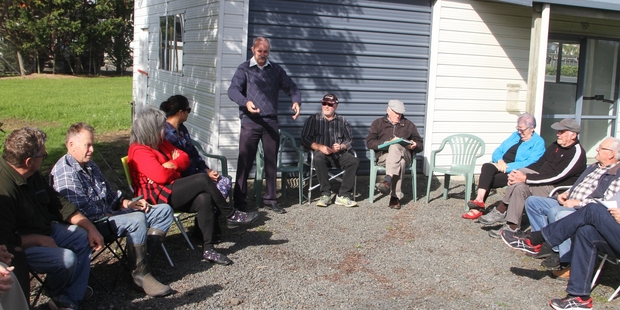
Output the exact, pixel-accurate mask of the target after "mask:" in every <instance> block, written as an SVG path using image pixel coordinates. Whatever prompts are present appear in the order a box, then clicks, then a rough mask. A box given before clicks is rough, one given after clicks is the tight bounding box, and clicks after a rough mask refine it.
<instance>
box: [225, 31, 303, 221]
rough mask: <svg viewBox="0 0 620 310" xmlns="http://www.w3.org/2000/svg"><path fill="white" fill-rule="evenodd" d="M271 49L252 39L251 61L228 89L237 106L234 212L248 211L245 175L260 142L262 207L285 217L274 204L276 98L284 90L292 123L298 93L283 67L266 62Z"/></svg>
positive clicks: (263, 41)
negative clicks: (289, 101) (264, 182)
mask: <svg viewBox="0 0 620 310" xmlns="http://www.w3.org/2000/svg"><path fill="white" fill-rule="evenodd" d="M270 48H271V45H270V44H269V40H267V39H266V38H264V37H258V38H256V39H254V45H253V46H252V54H253V57H252V58H250V60H248V61H245V62H243V63H242V64H241V65H239V67H238V68H237V71H236V72H235V75H234V76H233V78H232V81H231V83H230V87H229V88H228V97H229V98H230V100H232V101H234V102H235V103H237V104H238V105H239V118H240V119H241V130H240V132H239V157H238V159H237V177H236V182H235V190H234V202H235V208H237V209H238V210H241V211H249V210H247V202H246V196H247V193H248V184H247V180H248V175H249V174H250V170H251V169H252V166H253V163H254V158H255V157H256V151H257V149H258V143H259V141H262V142H263V150H264V152H265V153H264V154H265V178H266V180H267V187H266V192H265V196H263V203H264V205H265V207H266V208H268V209H270V210H273V211H274V212H277V213H286V211H284V209H282V208H281V207H278V205H277V200H276V173H277V171H276V158H277V155H278V149H279V147H280V145H279V144H280V134H279V133H278V94H279V92H280V90H283V91H284V92H285V93H286V94H287V95H288V96H290V97H291V98H292V100H293V106H292V110H293V111H294V112H295V114H294V115H293V119H297V116H299V108H300V105H301V93H300V92H299V89H298V88H297V85H296V84H295V82H293V80H291V78H290V77H289V76H288V75H287V74H286V71H284V69H282V67H280V66H278V65H277V64H274V63H272V62H270V61H269V60H268V59H267V58H268V56H269V50H270Z"/></svg>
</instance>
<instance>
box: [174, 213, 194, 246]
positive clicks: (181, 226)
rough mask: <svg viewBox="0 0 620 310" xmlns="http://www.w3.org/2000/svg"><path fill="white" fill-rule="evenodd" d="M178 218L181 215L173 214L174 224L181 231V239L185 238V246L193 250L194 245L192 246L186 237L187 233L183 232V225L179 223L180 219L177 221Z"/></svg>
mask: <svg viewBox="0 0 620 310" xmlns="http://www.w3.org/2000/svg"><path fill="white" fill-rule="evenodd" d="M180 216H181V214H175V215H174V223H175V224H177V227H178V228H179V230H180V231H181V234H182V235H183V238H185V241H187V244H188V245H189V247H190V249H192V250H193V249H194V245H193V244H192V242H191V241H189V237H188V236H187V232H186V231H185V227H183V223H181V219H179V217H180Z"/></svg>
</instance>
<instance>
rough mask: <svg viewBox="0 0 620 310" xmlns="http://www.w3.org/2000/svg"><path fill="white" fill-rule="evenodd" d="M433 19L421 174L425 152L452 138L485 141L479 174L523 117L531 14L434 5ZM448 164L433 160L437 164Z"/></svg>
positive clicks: (504, 7) (467, 4) (507, 8)
mask: <svg viewBox="0 0 620 310" xmlns="http://www.w3.org/2000/svg"><path fill="white" fill-rule="evenodd" d="M437 14H439V15H438V16H439V17H437ZM433 15H434V16H435V19H434V21H433V33H432V36H433V42H432V44H436V46H433V50H434V51H436V54H435V53H432V57H435V59H434V60H433V61H432V62H431V66H432V67H431V74H432V73H433V72H434V73H435V74H434V76H433V75H431V77H430V79H433V78H434V79H435V80H434V81H430V83H429V84H430V87H431V89H430V90H429V94H430V95H429V99H430V101H429V104H428V112H427V131H426V134H427V135H426V141H425V152H424V154H425V158H426V164H425V173H427V172H428V161H429V156H430V152H431V151H432V150H434V149H437V148H438V147H439V145H440V143H441V141H442V140H443V139H444V138H445V137H447V136H449V135H452V134H455V133H469V134H473V135H476V136H479V137H480V138H482V139H483V140H484V141H485V143H486V154H485V156H483V157H482V158H480V159H478V161H477V167H476V171H477V173H479V171H480V167H481V166H482V164H483V163H485V162H488V161H490V160H491V153H492V152H493V150H494V149H495V148H496V147H497V146H498V145H499V144H500V143H501V142H502V141H503V140H505V139H506V138H507V137H508V136H509V135H510V134H511V133H512V132H514V131H515V126H516V120H517V116H518V115H520V114H522V113H523V112H525V101H526V94H527V74H528V61H529V45H530V29H531V20H532V11H531V8H528V7H522V6H517V5H510V4H501V3H497V2H486V1H474V0H438V1H437V2H436V4H435V7H434V11H433ZM437 21H438V22H437ZM447 153H449V152H447ZM448 161H449V157H445V156H443V157H441V156H438V157H437V158H436V163H437V164H447V163H448Z"/></svg>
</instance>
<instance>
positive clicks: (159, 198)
mask: <svg viewBox="0 0 620 310" xmlns="http://www.w3.org/2000/svg"><path fill="white" fill-rule="evenodd" d="M158 148H159V150H155V149H152V148H151V147H149V146H146V145H143V144H137V143H134V144H132V145H130V146H129V154H128V158H127V163H128V164H129V170H130V171H131V183H132V187H133V190H134V195H136V196H139V195H143V196H144V199H146V201H148V202H149V203H152V204H157V203H168V197H169V196H170V194H171V193H172V189H171V185H172V183H174V180H176V179H178V178H180V177H181V171H184V170H185V169H187V167H189V156H188V155H187V153H185V152H183V151H181V150H179V149H177V148H175V147H174V146H173V145H172V144H170V142H168V141H167V140H163V141H162V142H160V143H159V145H158ZM175 149H176V150H177V151H178V152H179V156H178V157H177V158H175V159H172V151H174V150H175ZM168 161H172V162H173V163H174V165H175V166H176V168H175V169H168V168H164V167H163V166H162V164H163V163H165V162H168Z"/></svg>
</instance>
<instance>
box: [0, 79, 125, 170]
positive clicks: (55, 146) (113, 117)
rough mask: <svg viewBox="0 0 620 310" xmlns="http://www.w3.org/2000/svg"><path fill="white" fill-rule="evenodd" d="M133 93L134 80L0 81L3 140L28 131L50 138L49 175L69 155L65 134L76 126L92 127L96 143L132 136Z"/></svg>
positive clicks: (48, 148) (0, 113) (47, 167)
mask: <svg viewBox="0 0 620 310" xmlns="http://www.w3.org/2000/svg"><path fill="white" fill-rule="evenodd" d="M131 88H132V79H131V77H96V78H92V77H72V76H69V77H63V76H45V75H44V76H39V77H36V78H6V79H0V94H2V95H1V97H0V98H1V99H0V122H2V123H3V125H2V129H3V130H4V131H5V133H1V132H0V138H1V139H2V141H4V138H5V137H6V135H7V134H8V133H9V132H10V131H12V130H14V129H17V128H20V127H23V126H33V127H39V128H40V129H42V130H43V131H45V132H46V133H47V137H48V140H47V144H46V146H47V152H48V154H49V157H48V159H46V160H45V162H44V166H43V170H46V169H49V168H50V167H51V166H52V165H53V164H54V163H55V162H56V160H58V158H60V156H62V155H63V154H65V153H66V149H65V147H64V139H65V133H66V131H67V128H68V127H69V125H71V124H72V123H75V122H79V121H83V122H87V123H89V124H91V125H92V126H93V127H95V131H96V135H95V139H96V140H97V136H98V135H103V134H111V133H115V132H119V131H123V130H128V129H129V128H130V127H131V101H132V99H131ZM96 147H97V146H96ZM124 147H125V149H126V146H124ZM99 148H101V146H99ZM97 150H98V151H101V150H100V149H97ZM1 152H2V151H1V150H0V153H1ZM95 159H97V158H95Z"/></svg>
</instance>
